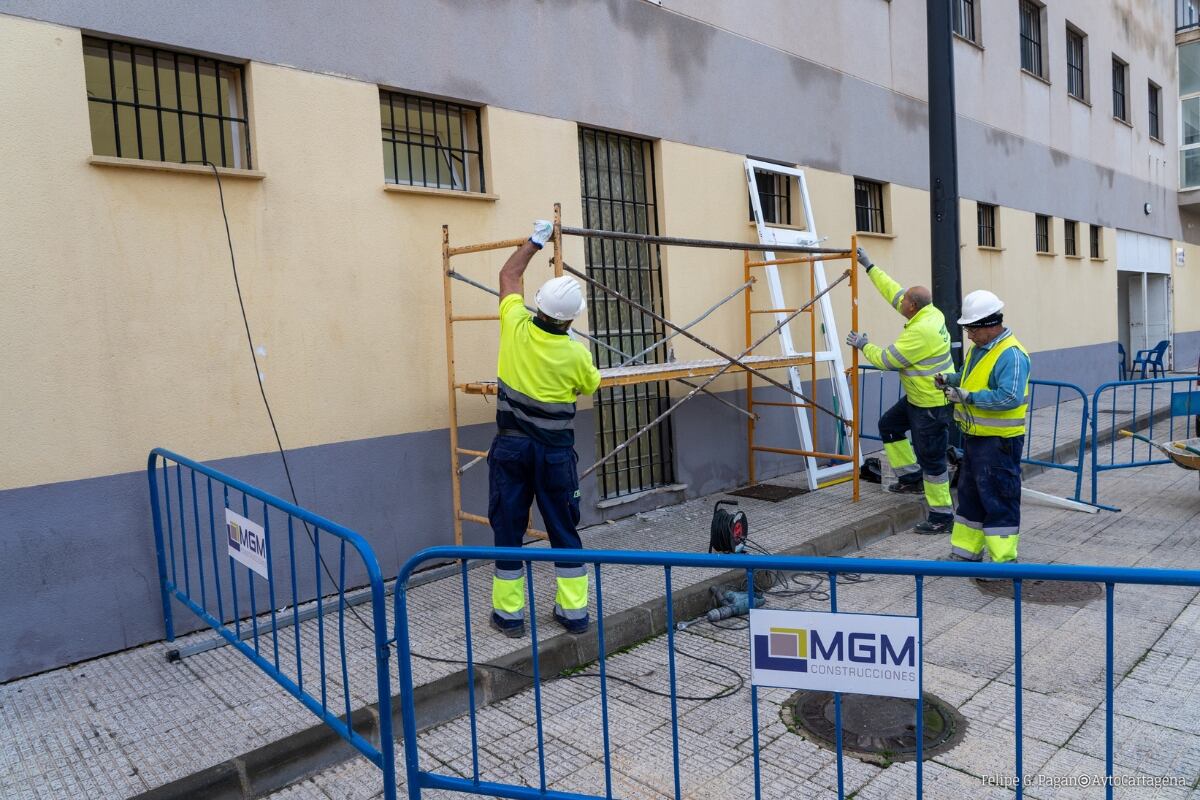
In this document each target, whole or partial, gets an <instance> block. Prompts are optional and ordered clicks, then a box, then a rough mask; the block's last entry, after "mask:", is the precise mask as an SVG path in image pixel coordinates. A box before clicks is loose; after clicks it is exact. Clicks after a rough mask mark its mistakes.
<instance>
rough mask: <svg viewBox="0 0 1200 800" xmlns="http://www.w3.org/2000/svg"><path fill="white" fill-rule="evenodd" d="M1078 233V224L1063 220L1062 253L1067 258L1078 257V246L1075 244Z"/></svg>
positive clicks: (1073, 221) (1070, 220) (1071, 220)
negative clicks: (1067, 256)
mask: <svg viewBox="0 0 1200 800" xmlns="http://www.w3.org/2000/svg"><path fill="white" fill-rule="evenodd" d="M1078 233H1079V223H1078V222H1076V221H1075V220H1073V219H1064V220H1063V252H1064V253H1066V254H1067V255H1069V256H1077V255H1079V245H1078V244H1077V243H1076V237H1077V236H1078Z"/></svg>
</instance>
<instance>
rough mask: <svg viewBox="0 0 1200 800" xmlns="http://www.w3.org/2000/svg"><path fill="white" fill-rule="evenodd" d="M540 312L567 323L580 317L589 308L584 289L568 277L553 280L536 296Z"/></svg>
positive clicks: (545, 284)
mask: <svg viewBox="0 0 1200 800" xmlns="http://www.w3.org/2000/svg"><path fill="white" fill-rule="evenodd" d="M534 303H536V304H537V307H538V311H541V312H542V313H543V314H545V315H546V316H547V317H550V318H552V319H557V320H562V321H564V322H565V321H567V320H572V319H575V318H576V317H578V316H579V315H580V314H582V313H583V310H584V309H585V308H587V300H586V299H584V296H583V287H582V286H580V285H579V281H577V280H575V279H574V278H572V277H570V276H567V275H560V276H559V277H557V278H551V279H550V280H548V281H546V282H545V283H543V284H542V288H540V289H538V290H537V294H536V295H535V296H534Z"/></svg>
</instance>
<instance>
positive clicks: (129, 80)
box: [112, 42, 133, 103]
mask: <svg viewBox="0 0 1200 800" xmlns="http://www.w3.org/2000/svg"><path fill="white" fill-rule="evenodd" d="M112 58H113V73H114V74H115V76H116V81H117V99H118V100H123V101H124V102H126V103H132V102H133V65H132V64H131V63H130V61H129V48H128V47H127V46H126V45H123V44H118V43H116V42H113V45H112Z"/></svg>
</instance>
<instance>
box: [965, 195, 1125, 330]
mask: <svg viewBox="0 0 1200 800" xmlns="http://www.w3.org/2000/svg"><path fill="white" fill-rule="evenodd" d="M959 213H960V215H961V221H962V281H963V283H962V293H963V296H964V297H965V296H966V295H967V294H968V293H969V292H971V291H973V290H975V289H981V288H983V289H991V290H992V291H993V292H995V293H996V294H997V295H999V296H1000V299H1001V300H1003V301H1004V303H1005V308H1004V316H1005V324H1006V325H1008V326H1009V327H1010V328H1012V330H1013V331H1014V332H1015V333H1016V335H1017V337H1018V338H1019V339H1020V340H1021V343H1022V344H1024V345H1025V346H1026V347H1027V348H1028V349H1029V351H1030V352H1037V351H1039V350H1058V349H1062V348H1067V347H1077V346H1080V345H1087V344H1096V343H1099V342H1111V341H1115V340H1116V338H1117V317H1116V308H1117V279H1116V273H1115V270H1116V267H1115V266H1114V262H1113V261H1111V260H1096V259H1091V258H1067V257H1066V256H1064V255H1063V221H1062V220H1061V219H1057V218H1055V219H1052V225H1053V231H1052V234H1051V245H1050V246H1051V249H1052V250H1053V251H1054V252H1055V255H1052V256H1050V255H1041V254H1038V253H1036V252H1035V250H1034V215H1033V214H1030V213H1028V212H1026V211H1017V210H1014V209H1011V208H1003V207H1002V208H1000V209H999V210H998V214H999V217H1000V219H999V238H998V242H997V244H998V245H999V247H1000V251H995V250H987V249H984V248H980V247H978V246H977V245H976V242H977V241H978V236H977V230H976V205H975V203H974V202H971V201H965V200H964V201H962V202H961V203H960V206H959ZM1115 236H1116V234H1115V232H1114V231H1113V230H1112V229H1109V228H1106V229H1104V240H1103V243H1102V245H1101V254H1102V255H1104V254H1107V253H1111V252H1113V248H1114V247H1115V246H1116V239H1115ZM1079 246H1080V252H1084V253H1086V252H1087V246H1088V232H1087V226H1086V225H1085V224H1083V223H1080V225H1079Z"/></svg>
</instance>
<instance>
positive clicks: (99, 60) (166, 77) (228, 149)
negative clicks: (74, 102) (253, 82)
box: [83, 36, 250, 169]
mask: <svg viewBox="0 0 1200 800" xmlns="http://www.w3.org/2000/svg"><path fill="white" fill-rule="evenodd" d="M83 65H84V83H85V86H86V88H87V98H88V116H89V119H90V122H91V129H92V151H93V152H94V153H95V154H96V155H101V156H118V157H120V158H138V159H145V160H148V161H170V162H174V163H178V164H185V163H194V164H198V163H204V162H209V163H212V164H215V165H216V166H218V167H233V168H237V169H249V168H250V124H249V121H248V119H247V113H246V89H245V86H246V84H245V80H244V79H243V77H244V76H243V71H242V66H241V65H240V64H231V63H228V62H225V61H218V60H216V59H213V58H203V57H201V56H194V55H191V54H189V53H179V52H175V51H172V50H160V49H158V48H156V47H144V46H142V45H131V44H127V43H125V42H116V41H111V40H107V39H97V38H94V37H91V36H85V37H84V38H83Z"/></svg>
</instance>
